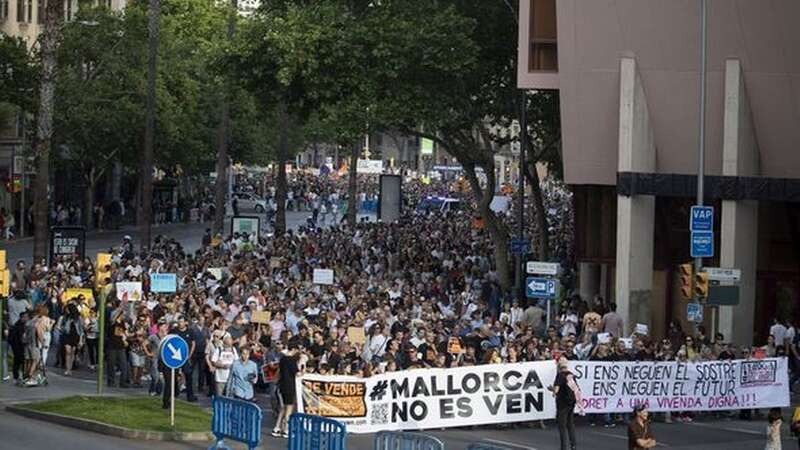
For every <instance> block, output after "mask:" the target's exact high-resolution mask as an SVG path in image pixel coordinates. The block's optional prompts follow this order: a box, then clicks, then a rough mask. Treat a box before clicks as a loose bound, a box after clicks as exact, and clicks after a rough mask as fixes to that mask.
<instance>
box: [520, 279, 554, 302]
mask: <svg viewBox="0 0 800 450" xmlns="http://www.w3.org/2000/svg"><path fill="white" fill-rule="evenodd" d="M557 292H558V280H555V279H553V278H544V277H528V278H527V279H526V280H525V294H526V296H527V297H528V298H546V299H554V298H556V293H557Z"/></svg>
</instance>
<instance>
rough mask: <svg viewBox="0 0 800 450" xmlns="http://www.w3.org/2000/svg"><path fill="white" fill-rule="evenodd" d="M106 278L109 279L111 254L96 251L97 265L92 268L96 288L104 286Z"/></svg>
mask: <svg viewBox="0 0 800 450" xmlns="http://www.w3.org/2000/svg"><path fill="white" fill-rule="evenodd" d="M107 279H111V254H110V253H98V254H97V265H96V266H95V268H94V284H95V286H97V289H102V288H103V287H105V285H106V280H107Z"/></svg>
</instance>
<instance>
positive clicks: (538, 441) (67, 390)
mask: <svg viewBox="0 0 800 450" xmlns="http://www.w3.org/2000/svg"><path fill="white" fill-rule="evenodd" d="M90 377H91V374H88V373H81V374H79V376H77V377H72V378H66V377H63V376H61V375H59V374H57V373H55V370H51V373H50V385H49V386H48V387H46V388H18V387H15V386H13V385H11V384H9V383H2V384H0V407H2V406H4V405H6V404H11V403H17V402H24V401H33V400H41V399H45V398H56V397H63V396H68V395H81V394H83V395H87V394H93V393H94V392H95V384H94V381H93V380H92V379H91V378H90ZM107 394H108V395H143V392H142V391H141V390H120V389H109V390H107ZM795 400H797V399H795ZM153 401H154V402H158V401H159V399H156V398H154V399H153ZM200 401H201V403H200V404H201V406H208V399H206V398H205V397H201V399H200ZM261 403H262V404H264V403H266V402H263V401H262V402H261ZM795 403H796V401H795ZM786 414H787V415H788V411H787V412H786ZM265 416H266V417H265V420H264V424H263V430H264V441H263V445H262V448H263V449H284V448H286V441H285V440H282V439H274V438H272V437H270V436H268V433H269V430H270V429H271V428H272V425H273V424H274V417H272V415H271V414H270V413H269V412H268V411H266V410H265ZM787 419H788V417H787ZM165 420H166V416H165ZM580 422H583V421H582V420H581V421H580ZM653 429H654V432H655V435H656V438H657V439H658V441H659V446H658V448H674V449H686V450H688V449H697V450H701V449H707V450H753V449H760V448H763V445H764V437H763V436H764V433H765V429H766V424H765V422H764V421H763V420H761V421H753V422H744V421H739V420H724V419H711V418H705V419H701V420H698V421H696V422H694V423H691V424H680V423H674V424H670V425H667V424H663V423H655V424H654V425H653ZM426 433H428V434H432V435H434V436H436V437H438V438H439V439H441V440H442V441H444V443H445V448H446V449H447V450H463V449H466V448H467V446H469V445H470V444H472V443H475V442H485V443H487V444H494V445H500V446H505V447H507V448H509V449H511V450H557V449H558V448H559V446H558V432H557V430H556V429H555V424H554V423H553V422H552V421H550V422H548V423H547V428H546V429H544V430H542V429H540V428H539V426H538V423H535V424H524V425H519V426H515V427H506V428H501V427H481V428H476V429H467V428H464V429H448V430H430V431H427V432H426ZM578 439H579V448H582V449H596V450H612V449H624V448H627V441H626V439H627V438H626V434H625V429H624V428H623V427H622V426H619V427H617V428H611V429H606V428H602V427H598V428H592V427H589V426H588V425H586V424H585V423H579V425H578ZM372 440H373V436H371V435H350V436H348V449H350V450H371V449H372ZM54 442H58V449H59V450H61V449H67V450H69V449H81V450H93V449H98V450H99V449H109V448H115V449H152V450H161V449H177V450H182V449H205V448H208V445H209V443H207V442H198V443H186V444H183V443H182V444H177V443H166V444H164V443H142V442H136V441H127V440H121V439H114V438H109V437H106V436H101V435H98V434H94V433H90V432H83V431H78V430H74V429H71V428H66V427H61V426H56V425H52V424H44V423H42V422H38V421H35V420H31V419H26V418H23V417H19V416H16V415H13V414H9V413H6V412H4V411H0V449H5V448H9V449H16V448H24V449H31V450H39V449H41V450H51V449H53V448H54V447H53V443H54ZM783 444H784V447H783V448H784V449H789V450H793V449H795V448H797V442H796V441H793V440H791V439H790V438H789V437H788V435H787V436H786V437H785V439H784V442H783ZM234 448H242V447H234Z"/></svg>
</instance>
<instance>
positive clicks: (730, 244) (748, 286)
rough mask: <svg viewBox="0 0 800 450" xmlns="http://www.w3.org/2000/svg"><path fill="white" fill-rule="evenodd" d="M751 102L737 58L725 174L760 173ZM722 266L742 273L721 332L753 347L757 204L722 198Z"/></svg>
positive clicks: (730, 69)
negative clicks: (735, 298) (735, 299)
mask: <svg viewBox="0 0 800 450" xmlns="http://www.w3.org/2000/svg"><path fill="white" fill-rule="evenodd" d="M759 166H760V164H759V150H758V140H757V139H756V134H755V129H754V127H753V120H752V116H751V113H750V102H749V100H748V98H747V90H746V89H745V85H744V73H742V68H741V64H740V62H739V60H738V59H730V60H728V61H726V63H725V117H724V126H723V141H722V174H723V175H725V176H757V175H758V174H759V172H760V169H759ZM720 229H721V241H720V265H721V266H722V267H727V268H737V269H740V270H741V271H742V279H741V284H740V286H739V305H738V306H720V307H719V326H718V329H719V332H721V333H722V334H723V335H724V336H725V339H726V340H729V341H730V342H733V343H736V344H739V345H741V344H747V345H749V344H751V343H752V340H753V318H754V315H755V301H756V299H755V294H756V264H757V251H758V201H757V200H744V201H734V200H723V201H722V224H721V226H720Z"/></svg>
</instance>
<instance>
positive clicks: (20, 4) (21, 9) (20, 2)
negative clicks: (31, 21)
mask: <svg viewBox="0 0 800 450" xmlns="http://www.w3.org/2000/svg"><path fill="white" fill-rule="evenodd" d="M17 22H25V1H24V0H17Z"/></svg>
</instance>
